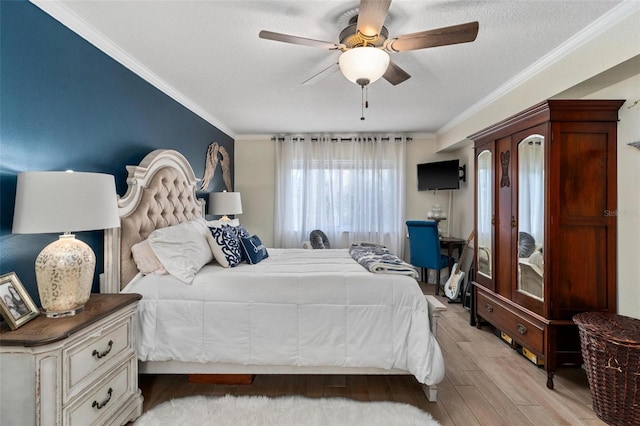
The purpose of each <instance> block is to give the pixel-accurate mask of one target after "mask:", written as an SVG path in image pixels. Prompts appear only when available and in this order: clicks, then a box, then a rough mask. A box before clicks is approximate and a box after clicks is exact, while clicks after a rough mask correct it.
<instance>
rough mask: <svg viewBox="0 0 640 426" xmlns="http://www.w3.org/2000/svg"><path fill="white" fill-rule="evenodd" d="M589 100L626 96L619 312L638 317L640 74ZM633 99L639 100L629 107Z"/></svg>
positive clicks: (622, 132) (622, 137) (620, 162)
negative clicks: (632, 145)
mask: <svg viewBox="0 0 640 426" xmlns="http://www.w3.org/2000/svg"><path fill="white" fill-rule="evenodd" d="M587 98H588V99H626V100H627V101H626V102H625V103H624V105H622V107H621V108H620V110H619V112H618V117H619V119H620V121H619V122H618V209H617V212H616V213H617V218H618V312H619V313H620V314H622V315H627V316H631V317H635V318H640V149H638V148H634V147H631V146H629V145H627V143H629V142H632V141H640V74H638V75H636V76H634V77H632V78H629V79H627V80H624V81H622V82H620V83H618V84H615V85H613V86H610V87H607V88H605V89H603V90H600V91H598V92H596V93H593V94H592V95H590V96H587ZM634 102H638V103H637V104H635V106H632V105H633V104H634Z"/></svg>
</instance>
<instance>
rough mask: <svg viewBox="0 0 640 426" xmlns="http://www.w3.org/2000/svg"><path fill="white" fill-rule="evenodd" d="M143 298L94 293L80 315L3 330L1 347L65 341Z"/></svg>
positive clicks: (37, 319)
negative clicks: (77, 332)
mask: <svg viewBox="0 0 640 426" xmlns="http://www.w3.org/2000/svg"><path fill="white" fill-rule="evenodd" d="M141 298H142V296H141V295H139V294H135V293H130V294H122V293H120V294H92V295H91V297H90V298H89V301H88V302H87V303H86V304H85V306H84V310H83V311H82V312H80V313H79V314H77V315H73V316H70V317H64V318H46V317H44V316H40V317H38V318H35V319H33V320H31V321H29V322H28V323H27V324H25V325H23V326H22V327H20V328H19V329H17V330H13V331H11V330H9V328H8V327H7V328H3V329H2V330H0V346H41V345H46V344H49V343H53V342H56V341H59V340H63V339H65V338H67V337H69V336H70V335H71V334H73V333H75V332H76V331H78V330H81V329H83V328H84V327H86V326H88V325H90V324H93V323H95V322H96V321H99V320H101V319H102V318H104V317H107V316H109V315H110V314H112V313H113V312H116V311H118V310H119V309H122V308H123V307H125V306H127V305H129V304H131V303H134V302H136V301H138V300H140V299H141Z"/></svg>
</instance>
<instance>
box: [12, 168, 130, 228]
mask: <svg viewBox="0 0 640 426" xmlns="http://www.w3.org/2000/svg"><path fill="white" fill-rule="evenodd" d="M117 200H118V198H117V194H116V186H115V179H114V177H113V176H112V175H108V174H103V173H84V172H23V173H19V174H18V183H17V186H16V204H15V211H14V216H13V230H12V231H13V233H14V234H40V233H52V232H55V233H59V232H77V231H90V230H96V229H107V228H118V227H120V218H119V216H118V201H117Z"/></svg>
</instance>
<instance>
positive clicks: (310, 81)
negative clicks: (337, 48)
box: [302, 62, 340, 86]
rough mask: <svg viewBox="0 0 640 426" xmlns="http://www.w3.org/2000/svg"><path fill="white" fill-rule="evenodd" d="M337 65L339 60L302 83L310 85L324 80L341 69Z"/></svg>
mask: <svg viewBox="0 0 640 426" xmlns="http://www.w3.org/2000/svg"><path fill="white" fill-rule="evenodd" d="M337 65H338V63H337V62H336V63H333V64H331V65H329V66H328V67H326V68H325V69H323V70H322V71H320V72H319V73H317V74H316V75H314V76H312V77H310V78H308V79H306V80H305V81H303V82H302V85H303V86H309V85H311V84H316V83H317V82H319V81H321V80H324V79H325V78H327V77H329V76H330V75H332V74H333V73H335V72H336V71H338V70H339V69H340V68H339V67H338V66H337Z"/></svg>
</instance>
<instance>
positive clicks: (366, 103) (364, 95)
mask: <svg viewBox="0 0 640 426" xmlns="http://www.w3.org/2000/svg"><path fill="white" fill-rule="evenodd" d="M361 88H362V96H361V98H362V114H361V117H360V120H364V109H365V108H369V85H368V84H366V85H362V86H361ZM365 90H366V92H365Z"/></svg>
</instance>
